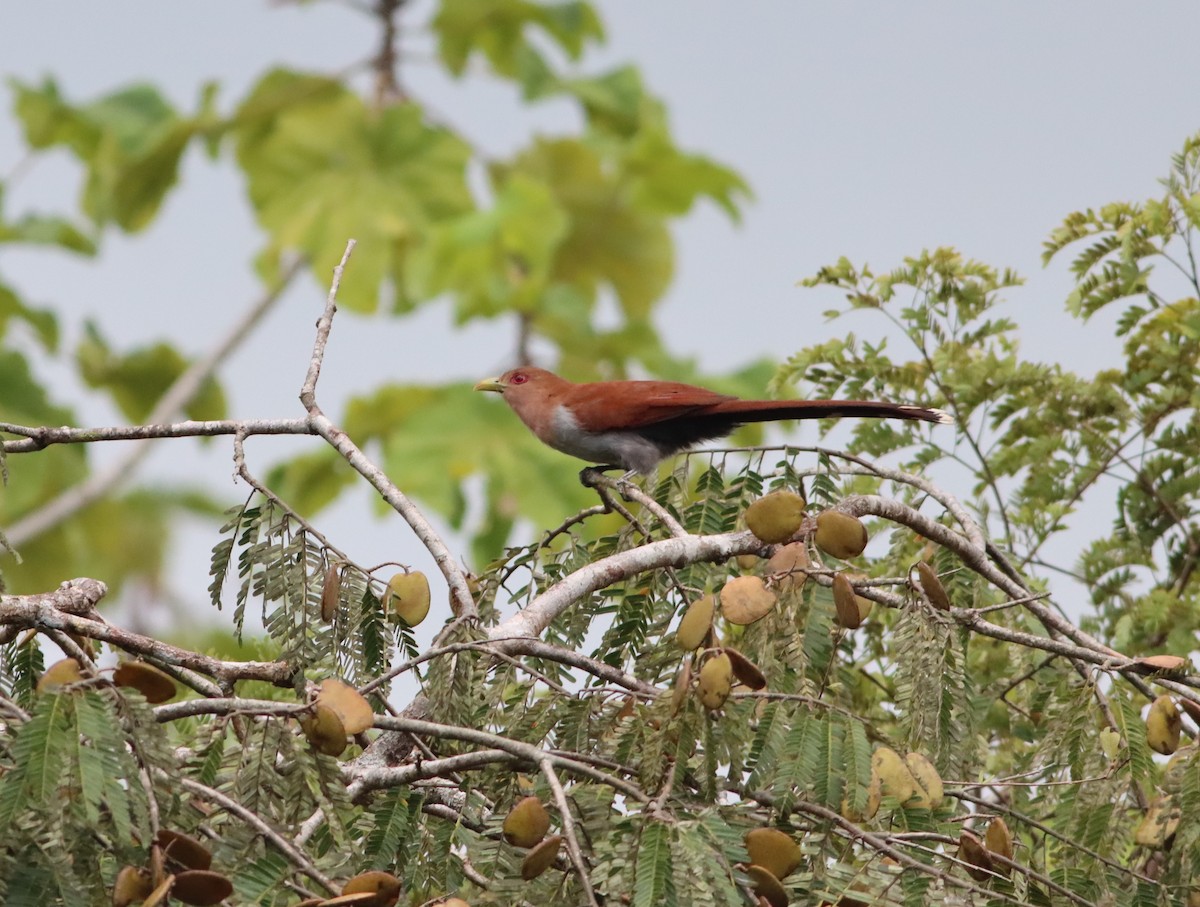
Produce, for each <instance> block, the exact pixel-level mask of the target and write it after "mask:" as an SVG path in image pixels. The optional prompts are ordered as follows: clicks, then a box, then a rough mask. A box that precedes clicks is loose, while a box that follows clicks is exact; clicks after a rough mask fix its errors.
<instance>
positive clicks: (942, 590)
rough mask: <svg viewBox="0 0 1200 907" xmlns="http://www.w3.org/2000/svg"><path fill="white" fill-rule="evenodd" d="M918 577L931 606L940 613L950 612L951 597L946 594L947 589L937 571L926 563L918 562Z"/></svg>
mask: <svg viewBox="0 0 1200 907" xmlns="http://www.w3.org/2000/svg"><path fill="white" fill-rule="evenodd" d="M917 576H918V577H920V580H921V589H922V590H924V592H925V597H926V598H927V599H929V604H931V605H933V606H934V607H935V608H937V609H938V610H939V611H949V610H950V596H949V595H947V594H946V587H945V586H943V585H942V581H941V580H940V579H938V575H937V571H936V570H934V569H933V568H932V567H930V566H929V565H928V564H927V563H925V562H924V561H918V562H917Z"/></svg>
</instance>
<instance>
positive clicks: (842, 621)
mask: <svg viewBox="0 0 1200 907" xmlns="http://www.w3.org/2000/svg"><path fill="white" fill-rule="evenodd" d="M833 607H834V611H835V612H836V614H837V622H838V624H839V626H842V627H845V628H846V629H847V630H857V629H858V628H859V627H861V626H862V613H861V612H860V611H859V609H858V595H856V594H855V592H854V586H853V585H851V584H850V580H849V579H847V578H846V575H845V574H844V573H838V574H837V575H835V576H834V578H833Z"/></svg>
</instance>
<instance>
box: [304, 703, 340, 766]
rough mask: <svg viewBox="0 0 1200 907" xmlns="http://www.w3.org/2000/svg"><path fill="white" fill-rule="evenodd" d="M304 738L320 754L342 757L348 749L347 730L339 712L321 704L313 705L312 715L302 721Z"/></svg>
mask: <svg viewBox="0 0 1200 907" xmlns="http://www.w3.org/2000/svg"><path fill="white" fill-rule="evenodd" d="M300 727H301V728H303V729H304V736H305V737H307V738H308V742H309V743H311V744H312V745H313V749H315V750H316V751H317V752H318V753H324V754H325V755H326V756H340V755H341V754H342V752H343V751H344V750H345V749H346V744H347V740H346V728H345V727H344V726H343V725H342V719H341V718H339V717H338V714H337V712H335V711H334V710H333V709H331V708H330V707H329V706H327V705H324V704H322V703H320V702H318V703H316V704H314V705H313V709H312V715H311V716H310V717H307V718H301V719H300Z"/></svg>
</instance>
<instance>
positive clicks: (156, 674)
mask: <svg viewBox="0 0 1200 907" xmlns="http://www.w3.org/2000/svg"><path fill="white" fill-rule="evenodd" d="M113 683H115V684H116V685H117V686H119V687H131V688H132V689H135V690H137V691H138V692H139V693H141V694H142V695H143V696H145V697H146V701H147V702H149V703H151V704H157V703H159V702H166V701H167V700H168V699H172V698H174V696H175V693H176V692H177V690H176V689H175V681H174V680H172V679H171V678H170V677H169V676H167V675H166V674H165V673H164V672H162V671H160V670H159V669H158V668H156V667H154V665H151V664H147V663H146V662H144V661H123V662H121V663H120V664H119V665H117V668H116V670H115V671H113Z"/></svg>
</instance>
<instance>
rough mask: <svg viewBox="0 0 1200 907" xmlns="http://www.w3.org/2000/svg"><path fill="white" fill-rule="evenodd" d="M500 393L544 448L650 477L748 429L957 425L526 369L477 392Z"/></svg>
mask: <svg viewBox="0 0 1200 907" xmlns="http://www.w3.org/2000/svg"><path fill="white" fill-rule="evenodd" d="M475 390H477V391H496V392H497V393H499V394H500V395H501V396H502V397H503V398H504V402H505V403H507V404H508V405H509V406H510V407H512V410H513V412H515V413H516V414H517V417H518V418H519V419H520V420H521V421H522V422H524V423H525V424H526V425H527V426H528V427H529V430H530V431H532V432H533V433H534V434H535V435H537V437H538V440H540V441H542V442H543V443H544V444H548V445H549V446H551V447H553V448H554V449H555V450H561V451H562V452H563V453H566V454H570V455H571V456H573V457H579V459H581V460H587V461H588V462H589V463H601V464H604V465H611V466H620V467H622V468H623V469H626V470H628V471H629V472H631V473H633V472H640V473H649V472H652V471H653V470H654V467H655V466H656V465H658V462H659V461H660V460H662V459H664V458H665V457H669V456H671V454H674V453H678V452H679V451H681V450H687V449H688V448H689V447H692V446H694V445H696V444H699V443H700V442H701V441H711V440H712V439H714V438H722V437H724V436H725V435H727V434H729V433H730V432H731V431H733V430H734V429H735V428H737V427H738V426H739V425H744V424H746V423H747V422H778V421H782V420H786V419H823V418H825V417H827V416H861V417H865V418H869V419H909V420H919V421H923V422H943V423H949V422H951V421H953V420H952V419H951V418H950V416H948V415H947V414H946V413H944V412H942V411H941V410H940V409H930V408H928V407H924V406H906V405H904V404H900V403H875V402H871V401H865V400H741V399H739V398H737V397H731V396H729V395H727V394H718V393H716V392H715V391H710V390H705V389H704V388H702V387H693V386H692V385H690V384H680V383H678V382H675V381H596V382H593V383H590V384H575V383H573V382H571V381H567V380H566V379H565V378H560V377H558V375H555V374H554V373H552V372H548V371H546V370H545V369H540V368H533V367H530V366H523V367H521V368H514V369H511V370H509V371H507V372H505V373H504V374H503V375H501V376H500V377H499V378H488V379H487V380H485V381H480V382H479V383H478V384H476V385H475Z"/></svg>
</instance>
